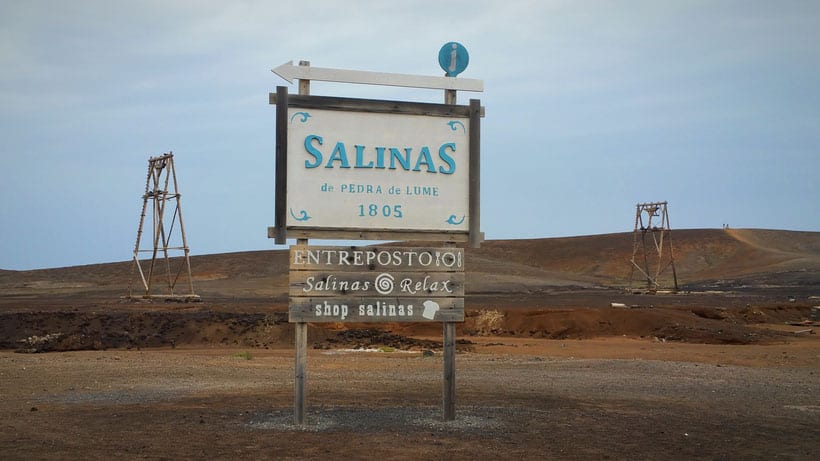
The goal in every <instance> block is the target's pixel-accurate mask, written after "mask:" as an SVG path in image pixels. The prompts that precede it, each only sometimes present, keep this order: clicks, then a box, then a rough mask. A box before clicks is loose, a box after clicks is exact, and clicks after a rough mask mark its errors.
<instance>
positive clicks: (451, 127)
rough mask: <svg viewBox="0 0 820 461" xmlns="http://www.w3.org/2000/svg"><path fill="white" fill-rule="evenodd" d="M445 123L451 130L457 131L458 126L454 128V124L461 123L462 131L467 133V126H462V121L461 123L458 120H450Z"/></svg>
mask: <svg viewBox="0 0 820 461" xmlns="http://www.w3.org/2000/svg"><path fill="white" fill-rule="evenodd" d="M447 124H448V125H450V129H451V130H453V131H458V128H456V125H461V129H462V131H464V133H467V128H466V127H465V126H464V124H463V123H461V122H460V121H458V120H450V121H449V122H447Z"/></svg>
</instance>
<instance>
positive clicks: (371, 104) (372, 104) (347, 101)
mask: <svg viewBox="0 0 820 461" xmlns="http://www.w3.org/2000/svg"><path fill="white" fill-rule="evenodd" d="M276 101H277V96H276V93H268V102H269V103H270V104H276ZM288 106H291V107H300V108H304V109H325V110H346V111H357V112H373V113H385V114H404V115H429V116H434V117H469V116H470V106H458V105H453V104H436V103H428V102H407V101H389V100H381V99H361V98H342V97H337V96H304V95H294V94H291V95H288ZM480 110H481V112H480V116H481V117H484V107H481V109H480Z"/></svg>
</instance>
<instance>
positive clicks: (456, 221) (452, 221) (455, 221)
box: [446, 214, 466, 226]
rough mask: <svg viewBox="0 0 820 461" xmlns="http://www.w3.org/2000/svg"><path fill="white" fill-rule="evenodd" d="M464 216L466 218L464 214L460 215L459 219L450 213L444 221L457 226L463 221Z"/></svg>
mask: <svg viewBox="0 0 820 461" xmlns="http://www.w3.org/2000/svg"><path fill="white" fill-rule="evenodd" d="M464 218H466V216H464V215H462V216H461V219H458V217H456V215H454V214H451V215H450V217H449V218H447V221H446V222H447V224H452V225H454V226H458V225H459V224H461V223H463V222H464Z"/></svg>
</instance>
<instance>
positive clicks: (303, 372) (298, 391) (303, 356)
mask: <svg viewBox="0 0 820 461" xmlns="http://www.w3.org/2000/svg"><path fill="white" fill-rule="evenodd" d="M299 65H300V66H309V65H310V62H309V61H299ZM299 94H300V95H309V94H310V80H305V79H300V80H299ZM296 243H297V244H298V245H307V244H308V239H298V240H297V241H296ZM295 342H296V345H295V346H296V347H295V349H296V350H295V356H296V366H295V368H294V370H295V372H294V378H293V385H294V392H293V419H294V422H295V424H296V425H298V426H303V425H304V424H305V410H306V408H307V400H306V392H305V391H306V389H305V388H306V384H307V383H306V381H307V323H306V322H297V323H296V324H295Z"/></svg>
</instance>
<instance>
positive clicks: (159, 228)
mask: <svg viewBox="0 0 820 461" xmlns="http://www.w3.org/2000/svg"><path fill="white" fill-rule="evenodd" d="M169 188H170V189H169ZM179 199H180V193H179V188H178V184H177V174H176V170H175V169H174V154H173V153H172V152H168V153H167V154H162V155H160V156H158V157H151V158H149V159H148V176H147V177H146V180H145V194H143V196H142V200H143V202H142V213H141V214H140V224H139V228H138V229H137V243H136V245H135V246H134V266H133V268H134V269H136V270H137V271H138V273H139V280H140V282H141V283H142V288H141V289H140V290H138V291H141V292H142V293H141V294H139V295H138V296H139V297H142V298H148V299H150V298H163V299H181V300H186V301H195V300H198V299H199V296H197V295H196V294H194V285H193V280H192V277H191V261H190V258H189V257H188V253H189V249H188V242H187V240H186V238H185V226H184V225H183V222H182V209H181V208H180V200H179ZM149 202H150V204H151V217H152V224H153V225H152V231H153V235H152V245H151V247H149V248H141V247H140V245H141V244H142V232H143V227H144V226H145V216H146V214H147V211H148V207H149V205H148V204H149ZM169 202H170V203H171V208H172V209H173V211H170V212H169V210H168V209H167V208H168V203H169ZM177 223H178V224H179V226H178V232H177V234H174V231H175V230H176V227H177ZM177 239H179V240H177ZM172 242H173V243H172ZM179 252H181V255H180V254H179ZM146 253H149V254H150V259H148V258H145V259H144V260H142V261H141V260H140V256H141V255H143V254H146ZM175 253H176V254H175ZM134 278H135V277H133V271H132V277H131V284H133V281H134ZM180 278H182V279H183V283H184V284H185V286H184V288H183V289H182V290H177V283H178V282H180ZM186 282H187V283H186ZM186 289H187V290H186ZM128 291H129V297H135V296H134V294H133V292H132V286H131V285H129V289H128ZM179 291H182V292H185V293H184V294H180V293H179ZM186 291H187V292H186Z"/></svg>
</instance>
